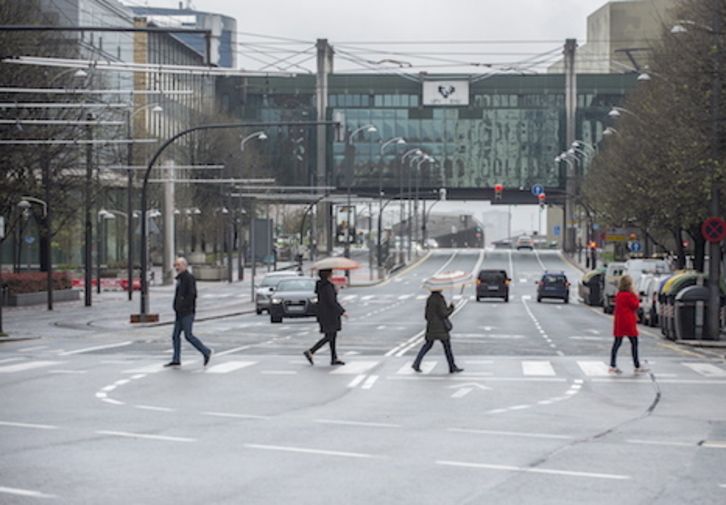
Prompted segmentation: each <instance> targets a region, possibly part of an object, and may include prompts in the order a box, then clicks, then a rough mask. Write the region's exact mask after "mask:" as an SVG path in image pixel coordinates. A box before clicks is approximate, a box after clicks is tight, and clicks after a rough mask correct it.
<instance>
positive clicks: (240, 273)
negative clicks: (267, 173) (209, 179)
mask: <svg viewBox="0 0 726 505" xmlns="http://www.w3.org/2000/svg"><path fill="white" fill-rule="evenodd" d="M254 138H257V139H258V140H267V138H268V137H267V134H266V133H265V132H264V130H260V131H256V132H254V133H250V134H249V135H247V136H246V137H245V138H243V139H242V140H241V141H240V143H239V150H240V154H241V156H242V166H241V169H240V176H243V175H244V171H245V157H244V152H245V144H246V143H247V142H249V141H250V140H252V139H254ZM243 212H244V210H243V208H242V197H241V196H240V197H239V213H240V215H242V213H243ZM254 222H255V216H254V215H250V255H251V258H252V280H253V282H252V283H251V285H252V287H251V288H250V289H251V293H250V297H251V299H252V301H253V302H254V301H255V285H254V284H255V283H254V278H255V274H256V273H257V272H256V267H257V261H255V234H254V229H253V227H254ZM240 228H241V227H240ZM229 234H230V238H229V239H228V246H227V281H228V282H232V247H231V242H232V241H231V235H232V233H231V230H230V233H229ZM242 256H243V253H242V241H240V244H239V246H238V249H237V279H238V280H240V281H243V280H244V279H245V267H244V263H243V261H242Z"/></svg>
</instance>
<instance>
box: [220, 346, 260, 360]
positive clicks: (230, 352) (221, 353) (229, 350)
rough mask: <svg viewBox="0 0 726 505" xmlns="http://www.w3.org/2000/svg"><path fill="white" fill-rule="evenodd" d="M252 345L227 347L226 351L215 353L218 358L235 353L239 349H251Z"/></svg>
mask: <svg viewBox="0 0 726 505" xmlns="http://www.w3.org/2000/svg"><path fill="white" fill-rule="evenodd" d="M250 347H252V346H251V345H243V346H241V347H235V348H234V349H227V350H226V351H220V352H215V353H214V356H215V357H217V358H218V357H220V356H226V355H228V354H234V353H236V352H239V351H244V350H246V349H249V348H250Z"/></svg>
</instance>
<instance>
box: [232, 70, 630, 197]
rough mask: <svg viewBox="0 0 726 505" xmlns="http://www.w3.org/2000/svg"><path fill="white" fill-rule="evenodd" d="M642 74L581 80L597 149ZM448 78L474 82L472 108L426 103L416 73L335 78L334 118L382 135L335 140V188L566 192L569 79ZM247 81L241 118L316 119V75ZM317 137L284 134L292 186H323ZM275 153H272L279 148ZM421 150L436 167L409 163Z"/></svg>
mask: <svg viewBox="0 0 726 505" xmlns="http://www.w3.org/2000/svg"><path fill="white" fill-rule="evenodd" d="M635 77H636V76H635V75H613V74H593V75H581V76H578V111H577V125H576V138H577V139H578V140H581V141H584V142H586V143H588V144H591V145H597V143H598V142H599V141H600V140H601V135H602V131H603V130H604V129H605V128H606V127H607V126H608V125H609V124H610V119H609V117H608V112H609V111H610V110H611V108H612V106H613V105H618V104H621V103H622V101H623V97H624V95H625V94H626V93H627V91H628V90H629V89H630V88H631V87H632V86H633V85H634V84H635V82H636V80H635ZM445 78H446V79H455V80H458V81H463V80H466V81H468V83H469V84H468V85H469V93H468V104H467V105H464V106H429V105H424V96H423V93H422V83H421V82H420V81H419V80H418V79H416V78H412V77H411V78H404V77H402V76H394V75H337V74H333V75H331V76H330V77H329V92H328V114H327V119H331V118H333V117H336V114H343V115H344V116H345V122H346V129H347V133H348V135H350V134H351V133H352V132H354V131H356V130H359V129H361V128H363V127H364V126H366V125H369V124H370V125H374V126H375V127H376V129H377V132H373V133H371V132H368V131H367V130H366V129H362V130H360V131H358V132H357V133H356V134H355V136H353V137H352V138H351V139H350V141H349V142H347V143H346V142H345V141H336V140H335V139H334V138H333V136H332V135H330V138H329V139H328V142H329V149H328V153H329V159H328V173H327V182H328V184H331V185H334V186H337V187H338V188H340V189H345V188H347V187H348V185H350V187H351V188H352V189H353V190H355V191H357V192H368V191H370V192H372V193H377V191H378V189H379V187H380V188H383V189H384V191H387V192H391V191H396V190H398V189H400V188H401V187H405V186H408V185H411V184H415V185H418V186H419V187H420V188H421V190H422V191H425V190H427V189H432V190H433V189H436V188H440V187H446V188H449V190H450V191H457V190H461V191H464V192H467V191H476V190H477V189H480V188H491V187H493V186H494V185H495V184H502V185H504V187H506V188H523V189H527V188H530V187H531V186H532V185H534V184H541V185H543V186H545V187H556V188H557V187H563V186H564V173H565V168H566V167H564V166H558V165H557V164H556V163H555V161H554V158H555V157H556V156H557V155H558V154H560V153H561V152H563V151H564V150H565V149H566V148H567V147H568V146H567V145H566V144H567V142H566V121H565V79H564V76H563V75H561V74H547V75H528V76H525V75H520V76H512V75H502V76H490V77H488V78H483V79H480V80H476V79H475V78H474V76H454V77H451V76H447V77H445ZM426 79H427V80H436V79H438V77H436V76H426ZM442 79H444V78H443V77H442ZM246 83H247V85H246V86H245V89H246V90H247V91H246V95H245V103H244V105H243V114H242V115H243V116H244V117H245V118H246V119H258V120H260V121H287V120H290V121H294V120H295V119H298V120H301V119H309V118H312V117H314V116H315V98H314V97H315V79H314V76H309V75H306V76H299V77H294V78H286V79H282V78H274V79H273V78H267V79H262V78H260V79H248V80H247V81H246ZM314 134H315V132H314V131H313V129H310V130H309V131H298V132H296V133H295V134H294V135H297V136H296V137H295V136H294V135H293V134H291V133H288V132H285V131H281V132H280V134H279V137H278V139H277V140H278V142H279V145H280V146H282V147H279V148H276V152H277V153H278V154H279V155H280V156H279V159H278V160H277V166H278V167H279V168H280V170H281V172H282V173H281V178H282V179H283V180H285V181H286V183H295V184H308V183H310V182H311V181H312V180H314V178H313V177H312V175H311V174H312V173H314V171H315V160H314V159H313V157H312V156H310V154H311V153H314V152H315V149H314ZM293 137H294V138H293ZM395 137H403V138H404V139H405V140H406V144H405V145H399V144H389V145H387V146H386V147H385V150H384V151H383V153H381V146H382V144H383V143H384V142H386V141H387V140H390V139H392V138H395ZM292 144H295V145H300V144H304V145H306V146H307V149H306V150H305V152H306V155H305V156H304V159H302V160H301V159H300V156H297V157H296V158H295V162H291V161H290V159H289V156H287V152H286V151H287V150H288V149H289V147H291V146H292ZM266 148H269V149H273V148H272V145H271V144H270V145H268V146H267V147H266ZM416 148H417V149H421V150H422V151H423V152H425V153H427V154H429V155H431V156H433V157H434V158H435V160H436V161H435V162H434V163H429V162H427V161H421V159H416V158H415V157H414V156H412V155H409V156H408V157H407V158H406V159H405V160H403V161H402V155H403V154H404V153H406V152H408V151H410V150H411V149H416ZM291 163H292V164H291ZM295 164H296V165H297V166H293V165H295ZM301 164H302V165H304V166H302V167H301V166H300V165H301ZM576 165H577V166H576V170H578V171H581V170H583V169H584V168H585V167H586V163H584V162H583V166H580V163H577V164H576ZM288 176H289V177H288Z"/></svg>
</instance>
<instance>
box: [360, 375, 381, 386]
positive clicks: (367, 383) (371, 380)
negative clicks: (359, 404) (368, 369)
mask: <svg viewBox="0 0 726 505" xmlns="http://www.w3.org/2000/svg"><path fill="white" fill-rule="evenodd" d="M377 380H378V376H377V375H371V376H370V377H368V380H366V381H365V382H364V383H363V385H362V386H361V389H370V388H372V387H373V384H375V382H376V381H377Z"/></svg>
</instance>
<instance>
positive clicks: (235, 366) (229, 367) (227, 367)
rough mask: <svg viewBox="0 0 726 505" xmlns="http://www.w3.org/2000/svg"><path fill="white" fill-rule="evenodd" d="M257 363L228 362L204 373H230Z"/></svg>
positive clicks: (207, 369)
mask: <svg viewBox="0 0 726 505" xmlns="http://www.w3.org/2000/svg"><path fill="white" fill-rule="evenodd" d="M256 363H257V362H256V361H228V362H227V363H221V364H219V365H213V366H210V367H208V368H206V369H205V370H204V373H218V374H220V373H229V372H232V371H234V370H239V369H240V368H246V367H248V366H252V365H254V364H256Z"/></svg>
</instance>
